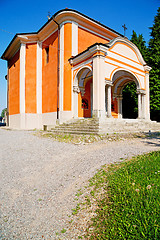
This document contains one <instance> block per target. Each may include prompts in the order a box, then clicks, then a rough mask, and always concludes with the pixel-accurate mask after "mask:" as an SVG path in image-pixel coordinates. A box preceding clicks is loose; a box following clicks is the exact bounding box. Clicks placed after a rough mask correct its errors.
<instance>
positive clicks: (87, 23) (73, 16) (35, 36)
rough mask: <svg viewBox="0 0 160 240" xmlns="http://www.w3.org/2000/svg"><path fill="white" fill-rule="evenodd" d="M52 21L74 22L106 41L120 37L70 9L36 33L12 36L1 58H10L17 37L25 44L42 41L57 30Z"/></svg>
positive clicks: (53, 17)
mask: <svg viewBox="0 0 160 240" xmlns="http://www.w3.org/2000/svg"><path fill="white" fill-rule="evenodd" d="M53 19H55V20H56V22H58V24H60V25H62V24H65V23H66V22H68V21H71V22H76V23H77V24H78V25H79V26H82V27H83V28H87V29H89V30H90V31H94V32H95V33H97V34H100V35H102V36H104V38H106V39H109V40H110V39H113V38H115V37H117V36H121V34H119V33H118V32H116V31H114V30H113V29H111V28H109V27H107V26H105V25H104V24H101V23H100V22H98V21H96V20H94V19H92V18H90V17H88V16H86V15H84V14H82V13H80V12H78V11H76V10H72V9H63V10H60V11H58V12H57V13H55V14H54V15H53V16H52V18H51V19H49V20H48V21H47V22H46V23H45V24H44V25H43V26H42V27H41V28H40V29H39V30H38V31H37V32H32V33H19V34H16V35H15V36H14V38H13V39H12V41H11V42H10V44H9V45H8V47H7V48H6V50H5V52H4V53H3V55H2V56H1V58H2V59H5V60H8V59H9V58H10V57H11V52H14V50H13V49H12V48H14V47H15V48H17V46H16V44H17V43H18V44H19V37H22V36H23V37H27V38H26V39H25V42H26V43H27V42H31V41H32V42H33V41H44V39H46V38H47V36H49V35H50V34H52V32H54V31H55V30H56V29H57V25H56V23H55V22H54V21H53Z"/></svg>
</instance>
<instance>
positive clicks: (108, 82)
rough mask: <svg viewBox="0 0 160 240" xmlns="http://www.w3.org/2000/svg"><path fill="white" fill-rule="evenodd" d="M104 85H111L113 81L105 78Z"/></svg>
mask: <svg viewBox="0 0 160 240" xmlns="http://www.w3.org/2000/svg"><path fill="white" fill-rule="evenodd" d="M105 85H108V86H111V87H112V86H113V83H112V81H110V80H108V79H105Z"/></svg>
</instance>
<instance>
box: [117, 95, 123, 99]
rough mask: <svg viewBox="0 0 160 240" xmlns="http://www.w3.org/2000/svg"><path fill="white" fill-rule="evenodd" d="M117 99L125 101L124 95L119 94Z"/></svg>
mask: <svg viewBox="0 0 160 240" xmlns="http://www.w3.org/2000/svg"><path fill="white" fill-rule="evenodd" d="M115 97H116V98H117V99H120V100H122V99H123V95H122V94H117V95H116V96H115Z"/></svg>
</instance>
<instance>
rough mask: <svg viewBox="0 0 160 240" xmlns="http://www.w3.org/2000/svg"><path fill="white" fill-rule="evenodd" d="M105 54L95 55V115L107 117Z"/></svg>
mask: <svg viewBox="0 0 160 240" xmlns="http://www.w3.org/2000/svg"><path fill="white" fill-rule="evenodd" d="M104 60H105V55H103V54H102V53H97V54H95V56H94V57H93V117H98V118H105V77H104V70H105V61H104Z"/></svg>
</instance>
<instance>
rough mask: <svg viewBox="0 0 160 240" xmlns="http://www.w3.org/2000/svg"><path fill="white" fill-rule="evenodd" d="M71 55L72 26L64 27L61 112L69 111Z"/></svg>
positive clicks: (66, 25)
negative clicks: (62, 101)
mask: <svg viewBox="0 0 160 240" xmlns="http://www.w3.org/2000/svg"><path fill="white" fill-rule="evenodd" d="M71 55H72V24H71V23H66V24H65V25H64V90H63V91H64V96H63V99H64V103H63V110H64V111H71V91H72V89H71V65H70V63H69V62H68V59H69V58H70V57H71Z"/></svg>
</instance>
